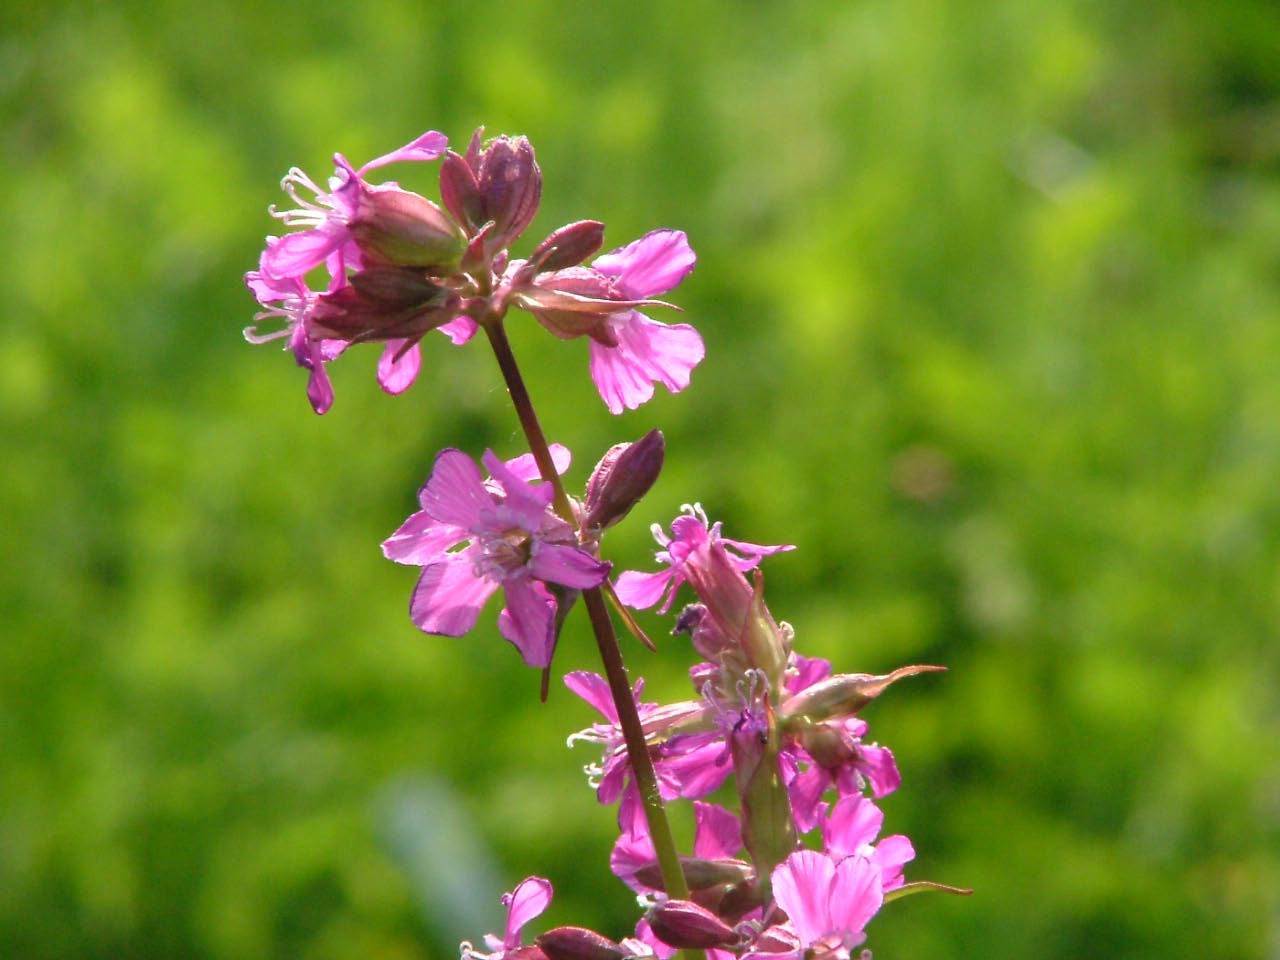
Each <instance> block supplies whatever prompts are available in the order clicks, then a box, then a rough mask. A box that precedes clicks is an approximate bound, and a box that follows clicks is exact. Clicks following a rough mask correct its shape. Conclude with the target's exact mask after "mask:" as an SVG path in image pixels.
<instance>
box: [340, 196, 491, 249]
mask: <svg viewBox="0 0 1280 960" xmlns="http://www.w3.org/2000/svg"><path fill="white" fill-rule="evenodd" d="M349 226H350V229H351V236H352V238H353V239H354V240H355V242H356V246H358V247H359V248H360V252H361V253H362V254H364V256H365V257H366V259H367V260H368V261H369V262H370V263H377V264H386V265H389V266H401V267H448V266H456V265H457V263H458V260H459V259H460V258H461V256H462V251H463V250H465V249H466V239H465V238H464V237H463V235H462V231H460V230H459V229H458V227H457V225H456V224H455V223H454V222H453V221H452V220H450V219H449V217H448V215H447V214H446V213H445V212H444V211H443V210H441V209H440V208H439V207H438V206H436V205H435V204H434V203H432V202H431V201H430V200H428V199H427V198H426V197H420V196H418V195H417V194H416V193H410V192H409V191H407V190H399V189H394V188H393V189H388V188H381V189H372V190H365V191H363V192H362V193H361V195H360V209H359V211H358V212H357V214H356V216H355V217H354V218H353V219H352V221H351V223H350V225H349Z"/></svg>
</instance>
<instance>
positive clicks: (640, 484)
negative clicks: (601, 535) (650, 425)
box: [582, 430, 666, 530]
mask: <svg viewBox="0 0 1280 960" xmlns="http://www.w3.org/2000/svg"><path fill="white" fill-rule="evenodd" d="M665 452H666V443H665V441H664V439H663V437H662V431H661V430H650V431H649V432H648V433H646V434H645V435H644V436H643V437H641V438H640V439H639V440H637V441H636V442H635V443H619V444H617V445H616V446H613V447H611V448H610V449H609V450H608V452H607V453H605V455H604V456H603V457H601V458H600V462H599V463H598V464H596V468H595V470H593V471H592V473H591V479H590V480H588V481H587V492H586V496H585V500H584V506H585V508H586V516H585V517H584V518H583V521H582V523H583V527H584V528H586V529H592V528H596V529H600V530H603V529H605V528H606V527H610V526H612V525H613V524H615V523H617V522H618V521H619V520H621V519H622V518H623V517H625V516H626V515H627V514H628V513H629V512H630V511H631V508H632V507H634V506H635V505H636V504H637V503H639V502H640V498H641V497H643V496H644V495H645V494H646V493H648V492H649V489H650V488H651V487H652V486H653V485H654V483H655V482H656V481H657V479H658V474H659V473H661V472H662V461H663V457H664V455H665Z"/></svg>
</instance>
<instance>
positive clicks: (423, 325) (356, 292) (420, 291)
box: [312, 267, 459, 342]
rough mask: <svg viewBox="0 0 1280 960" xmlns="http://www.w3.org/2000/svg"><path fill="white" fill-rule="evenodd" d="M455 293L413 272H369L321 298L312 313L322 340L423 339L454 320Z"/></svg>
mask: <svg viewBox="0 0 1280 960" xmlns="http://www.w3.org/2000/svg"><path fill="white" fill-rule="evenodd" d="M458 310H459V300H458V297H457V295H456V294H454V293H453V292H452V291H450V290H447V289H445V288H443V287H438V286H436V285H435V284H434V283H432V282H431V281H430V280H429V279H428V278H427V277H425V276H423V274H422V271H420V270H418V269H415V268H412V267H371V268H369V269H367V270H362V271H360V272H359V273H357V274H355V275H354V276H352V278H351V283H350V284H348V285H347V286H345V287H339V288H338V289H337V290H334V291H333V292H332V293H326V294H323V295H322V296H320V298H319V299H318V301H317V303H316V308H315V311H314V313H313V314H312V319H313V325H314V327H315V331H314V332H315V335H316V336H317V337H318V338H322V339H332V340H347V341H352V342H354V341H365V340H396V339H403V338H412V337H421V336H422V335H423V334H424V333H426V332H427V331H429V330H434V329H435V328H436V327H438V326H440V325H442V324H444V323H448V322H449V321H450V320H452V319H454V318H455V317H456V316H457V315H458Z"/></svg>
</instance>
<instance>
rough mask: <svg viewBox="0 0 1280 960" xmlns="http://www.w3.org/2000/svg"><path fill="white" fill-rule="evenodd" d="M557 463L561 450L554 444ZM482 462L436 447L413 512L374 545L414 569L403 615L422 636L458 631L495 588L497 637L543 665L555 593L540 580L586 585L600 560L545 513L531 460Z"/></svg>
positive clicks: (546, 501)
mask: <svg viewBox="0 0 1280 960" xmlns="http://www.w3.org/2000/svg"><path fill="white" fill-rule="evenodd" d="M558 453H559V454H560V456H561V460H562V462H564V461H565V460H567V455H568V451H565V450H564V448H563V447H561V448H559V449H558ZM483 462H484V465H485V467H486V468H487V469H488V471H489V473H490V475H491V478H490V479H489V480H488V481H486V480H485V478H484V477H483V476H482V474H481V473H480V470H479V468H478V467H477V466H476V463H475V461H474V460H472V459H471V458H470V457H468V456H467V455H466V454H465V453H462V452H461V451H459V450H444V451H442V452H441V453H440V454H439V455H438V456H437V457H436V461H435V464H434V466H433V467H432V469H431V476H430V477H428V478H427V482H426V483H425V484H423V486H422V489H421V490H420V491H419V493H418V501H419V503H420V504H421V506H422V509H421V510H419V511H418V512H417V513H414V514H413V515H412V516H410V517H409V518H408V519H407V520H406V521H405V522H404V523H403V524H402V525H401V526H400V528H399V529H398V530H397V531H396V532H395V533H394V534H392V535H391V536H390V537H389V538H387V540H386V541H384V543H383V545H382V548H383V553H384V554H385V555H386V556H387V557H388V559H391V560H395V561H396V562H398V563H407V564H412V565H414V566H421V567H422V574H421V576H420V577H419V578H418V584H417V586H416V587H415V588H414V591H413V598H412V600H411V602H410V608H409V611H410V617H411V618H412V620H413V622H414V623H415V624H416V625H417V626H418V627H419V629H421V630H423V631H425V632H427V633H437V634H443V635H444V636H451V637H459V636H462V635H463V634H465V633H467V632H468V631H469V630H471V628H472V627H474V626H475V623H476V619H477V618H478V617H479V615H480V609H481V607H483V606H484V603H485V601H486V600H487V599H488V598H489V596H490V595H491V594H492V593H494V592H495V591H496V590H498V589H499V588H501V589H502V592H503V596H504V600H505V605H504V607H503V610H502V612H501V613H500V614H499V616H498V628H499V630H500V631H501V632H502V635H503V636H504V637H505V638H506V639H507V640H509V641H510V642H511V643H512V644H513V645H514V646H515V647H516V649H518V650H519V651H520V654H521V656H522V657H523V658H524V661H525V663H527V664H529V666H531V667H545V666H547V665H548V664H550V662H551V655H552V653H553V652H554V648H555V611H556V599H555V597H554V596H553V594H552V593H551V591H550V590H549V589H548V588H547V586H546V584H548V583H552V584H558V585H560V586H563V587H569V588H572V589H578V590H581V589H586V588H587V587H594V586H597V585H598V584H599V583H601V582H602V581H603V580H604V578H605V577H606V576H607V574H608V572H609V564H608V563H607V562H605V561H602V560H599V559H597V558H596V557H594V556H592V555H591V554H590V553H589V552H588V551H586V550H584V549H583V548H582V547H580V546H579V545H578V540H577V536H576V534H575V532H574V530H573V527H572V526H570V525H569V524H568V523H566V522H565V521H564V520H563V519H561V518H560V517H558V516H557V515H556V514H555V513H554V512H553V511H552V509H551V501H552V497H553V491H552V487H551V484H550V483H532V482H530V481H531V479H532V477H533V476H536V474H537V468H536V466H533V461H532V458H531V457H529V456H528V455H526V456H524V457H518V458H516V459H515V460H513V461H511V463H510V464H506V463H503V462H502V461H501V460H499V459H498V458H497V457H496V456H495V455H494V454H493V451H486V452H485V455H484V458H483Z"/></svg>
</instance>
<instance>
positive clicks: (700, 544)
mask: <svg viewBox="0 0 1280 960" xmlns="http://www.w3.org/2000/svg"><path fill="white" fill-rule="evenodd" d="M720 526H721V525H720V523H719V522H716V523H714V524H711V525H710V526H708V521H707V515H706V514H705V513H703V512H702V507H701V506H699V505H698V504H693V505H686V506H685V507H684V512H683V513H681V514H680V516H678V517H676V518H675V519H674V520H672V521H671V536H670V537H668V536H667V535H666V534H665V533H664V532H663V530H662V527H660V526H659V525H658V524H656V523H655V524H654V525H653V527H652V528H651V529H652V532H653V538H654V539H655V540H657V541H658V544H659V545H660V546H661V547H663V549H662V550H659V551H658V552H657V553H656V554H655V555H654V559H656V560H657V561H658V562H659V563H662V564H666V569H665V570H659V571H657V572H656V573H640V572H638V571H633V570H628V571H626V572H625V573H623V574H622V575H621V576H619V577H618V582H617V584H616V585H615V590H616V591H617V594H618V599H619V600H621V601H622V602H623V603H625V604H626V605H627V606H629V607H634V608H635V609H637V610H646V609H648V608H649V607H652V606H653V605H654V604H655V603H657V602H658V601H659V600H661V601H662V606H661V607H659V608H658V612H659V613H666V612H667V611H668V610H670V609H671V603H672V601H673V600H674V599H675V595H676V591H677V590H678V589H679V588H680V585H681V584H682V583H684V582H685V580H686V579H688V570H687V564H688V563H690V562H691V561H692V562H694V563H697V562H698V557H697V556H696V553H697V552H698V551H699V550H722V551H723V552H724V554H725V555H726V556H727V557H728V559H729V561H730V563H731V564H732V565H733V566H734V567H736V568H737V570H738V571H739V572H745V571H747V570H752V569H754V568H755V567H756V566H758V565H759V563H760V561H761V560H762V559H763V558H764V557H767V556H770V555H771V554H775V553H782V552H784V551H786V550H794V549H795V547H794V546H791V545H789V544H783V545H780V546H764V545H762V544H758V543H747V542H746V541H745V540H730V539H729V538H728V537H725V536H722V535H721V533H720Z"/></svg>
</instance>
